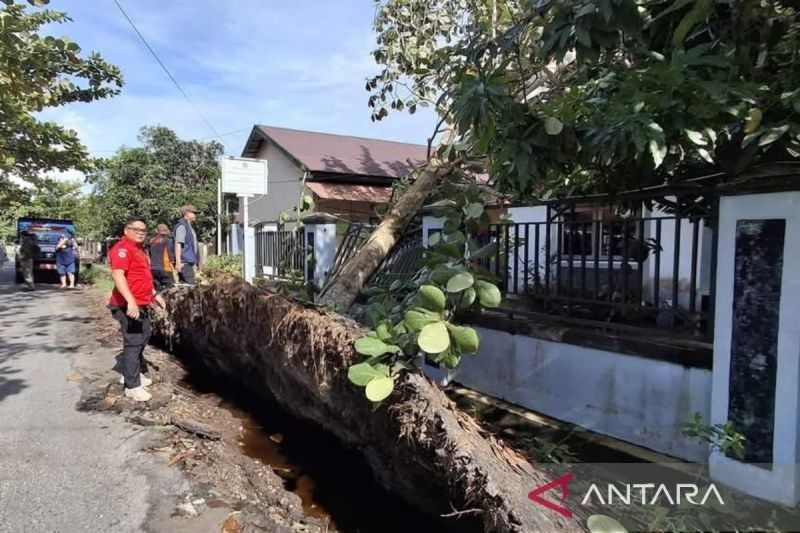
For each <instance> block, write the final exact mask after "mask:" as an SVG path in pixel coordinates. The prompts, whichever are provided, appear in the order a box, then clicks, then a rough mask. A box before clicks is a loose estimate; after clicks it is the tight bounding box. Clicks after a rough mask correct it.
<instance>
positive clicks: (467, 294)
mask: <svg viewBox="0 0 800 533" xmlns="http://www.w3.org/2000/svg"><path fill="white" fill-rule="evenodd" d="M477 297H478V293H477V292H475V289H474V288H472V287H470V288H469V289H467V290H465V291H464V292H462V293H461V301H460V302H459V307H461V309H467V308H469V307H471V306H472V304H474V303H475V299H476V298H477Z"/></svg>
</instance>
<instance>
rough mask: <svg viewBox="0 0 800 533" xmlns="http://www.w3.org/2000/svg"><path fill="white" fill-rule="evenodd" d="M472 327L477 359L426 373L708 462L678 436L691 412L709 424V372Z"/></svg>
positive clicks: (697, 447) (704, 451)
mask: <svg viewBox="0 0 800 533" xmlns="http://www.w3.org/2000/svg"><path fill="white" fill-rule="evenodd" d="M476 329H477V330H478V335H479V337H480V340H481V344H480V349H479V350H478V353H477V354H476V355H474V356H465V357H463V358H462V360H461V364H460V365H459V367H458V368H457V369H456V370H454V371H444V370H442V369H436V368H434V367H432V366H430V365H429V364H428V363H425V365H424V369H425V372H426V373H427V374H428V375H430V376H431V377H433V378H435V379H438V380H440V381H442V382H447V381H455V382H458V383H460V384H462V385H464V386H466V387H468V388H471V389H473V390H476V391H479V392H482V393H485V394H488V395H490V396H494V397H496V398H501V399H503V400H506V401H508V402H511V403H514V404H517V405H520V406H522V407H525V408H527V409H531V410H533V411H536V412H538V413H542V414H545V415H547V416H550V417H552V418H556V419H558V420H563V421H565V422H570V423H573V424H577V425H579V426H581V427H583V428H586V429H589V430H591V431H595V432H597V433H602V434H604V435H610V436H612V437H615V438H618V439H621V440H624V441H628V442H631V443H633V444H637V445H639V446H643V447H646V448H650V449H653V450H656V451H658V452H662V453H665V454H668V455H672V456H675V457H679V458H682V459H687V460H690V461H697V462H704V461H706V460H707V458H708V450H707V447H706V446H705V445H701V444H699V443H697V442H696V441H695V440H691V439H688V438H686V437H684V436H683V435H682V434H681V425H682V424H683V423H684V422H686V421H687V420H688V419H689V417H690V416H691V415H692V414H693V413H695V412H699V413H700V414H701V416H702V418H703V420H704V421H706V423H707V422H708V420H709V411H710V403H711V371H709V370H705V369H700V368H690V367H685V366H682V365H679V364H674V363H669V362H665V361H659V360H655V359H646V358H643V357H637V356H632V355H626V354H620V353H615V352H608V351H604V350H597V349H592V348H586V347H583V346H576V345H572V344H567V343H563V342H553V341H547V340H543V339H537V338H534V337H530V336H526V335H512V334H510V333H506V332H503V331H497V330H493V329H487V328H482V327H479V328H476Z"/></svg>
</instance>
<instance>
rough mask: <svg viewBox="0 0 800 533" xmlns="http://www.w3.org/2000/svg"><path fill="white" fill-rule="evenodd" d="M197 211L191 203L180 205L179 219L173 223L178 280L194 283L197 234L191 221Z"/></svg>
mask: <svg viewBox="0 0 800 533" xmlns="http://www.w3.org/2000/svg"><path fill="white" fill-rule="evenodd" d="M197 213H199V211H198V210H197V208H196V207H195V206H193V205H185V206H183V207H181V219H180V220H179V221H178V223H177V224H176V225H175V268H176V269H177V270H178V281H180V282H181V283H185V284H187V285H195V283H196V282H195V278H194V267H195V266H196V265H197V263H198V257H199V256H198V253H197V234H196V233H195V232H194V227H192V222H194V221H195V220H197Z"/></svg>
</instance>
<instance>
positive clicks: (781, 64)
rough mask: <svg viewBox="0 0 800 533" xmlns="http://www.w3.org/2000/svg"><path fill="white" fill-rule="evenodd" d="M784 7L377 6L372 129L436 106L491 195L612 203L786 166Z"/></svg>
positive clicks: (793, 153) (798, 153)
mask: <svg viewBox="0 0 800 533" xmlns="http://www.w3.org/2000/svg"><path fill="white" fill-rule="evenodd" d="M794 5H795V3H794V2H790V1H788V0H765V1H761V0H737V1H734V0H539V1H535V2H534V1H530V0H383V1H381V2H380V3H379V8H378V13H377V16H376V20H375V28H376V31H377V44H378V46H377V48H376V49H375V51H374V56H375V59H376V61H377V63H378V64H379V65H380V72H379V73H378V74H377V75H376V76H375V77H374V78H372V79H370V80H369V81H368V82H367V89H368V90H369V91H371V93H372V94H371V96H370V100H369V103H370V106H371V107H372V109H373V118H374V119H377V120H380V119H383V118H384V117H386V116H387V115H388V114H389V112H390V110H403V109H407V110H408V111H410V112H414V110H415V109H416V107H417V106H421V105H434V106H436V108H437V110H438V112H439V113H440V115H441V116H442V118H443V120H444V121H445V122H446V123H449V124H450V126H451V127H452V128H453V130H454V131H455V133H457V135H458V140H457V142H456V143H455V146H453V147H451V148H450V149H451V150H452V149H453V148H455V149H463V150H465V151H466V152H467V153H468V154H469V155H470V156H471V157H472V158H477V159H482V160H484V161H485V162H486V165H487V169H488V170H489V171H490V174H491V176H492V179H493V180H494V182H495V184H496V186H497V187H498V188H499V189H500V190H502V191H506V192H514V193H517V194H520V195H522V196H523V197H525V196H528V197H529V196H532V195H537V194H541V193H544V192H545V191H550V190H554V191H559V192H570V193H578V192H587V191H591V192H594V191H597V190H598V189H601V190H619V189H623V188H633V187H639V186H642V185H647V184H654V183H664V182H670V181H675V180H680V179H684V178H686V177H690V176H692V175H694V174H696V173H698V172H707V171H711V170H713V171H716V170H722V171H724V172H726V173H728V174H730V175H735V174H737V173H739V172H740V171H742V170H743V169H744V168H746V167H747V166H749V165H752V164H753V163H755V162H759V161H765V160H780V159H794V158H797V157H800V127H799V126H798V124H799V123H800V89H798V87H800V69H799V68H798V66H799V62H798V58H797V54H798V49H800V19H799V15H798V10H797V8H796V7H794Z"/></svg>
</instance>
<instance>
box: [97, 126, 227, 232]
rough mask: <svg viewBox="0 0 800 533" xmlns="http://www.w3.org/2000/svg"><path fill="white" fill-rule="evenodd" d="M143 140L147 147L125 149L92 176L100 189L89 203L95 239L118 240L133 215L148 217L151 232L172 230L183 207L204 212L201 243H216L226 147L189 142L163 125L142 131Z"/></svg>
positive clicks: (143, 145)
mask: <svg viewBox="0 0 800 533" xmlns="http://www.w3.org/2000/svg"><path fill="white" fill-rule="evenodd" d="M139 141H140V142H141V143H142V146H140V147H136V148H127V147H123V148H120V149H119V150H118V151H117V153H116V154H115V155H114V156H113V157H111V158H109V159H107V160H105V161H103V162H102V168H101V170H99V171H97V172H95V173H93V174H91V175H90V176H89V183H91V184H93V185H94V187H95V189H94V192H93V193H92V195H91V196H90V199H89V202H90V203H91V204H92V205H93V206H94V207H95V209H96V213H95V221H96V222H95V224H93V225H92V227H93V232H94V233H96V235H95V236H97V237H107V236H111V235H118V234H119V231H120V229H121V227H122V223H123V222H124V220H125V218H126V217H127V216H129V215H131V214H137V215H140V216H143V217H145V219H146V220H147V222H148V226H150V227H151V228H154V227H155V226H156V225H157V224H161V223H163V224H167V225H169V226H172V224H173V223H174V222H175V221H176V220H177V219H178V218H179V216H180V213H179V209H180V207H181V206H182V205H185V204H193V205H195V206H196V207H197V208H198V209H199V210H200V211H201V214H200V216H199V219H198V221H197V223H196V226H195V230H196V231H197V235H198V238H200V239H201V240H204V239H205V240H207V239H211V238H212V237H213V235H214V230H215V224H216V199H217V180H218V178H219V172H220V171H219V162H218V159H219V158H220V157H221V156H222V154H223V147H222V145H221V144H219V143H217V142H199V141H183V140H181V139H180V138H178V136H177V135H176V134H175V132H174V131H172V130H171V129H169V128H166V127H163V126H152V127H144V128H142V129H141V131H140V134H139Z"/></svg>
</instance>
